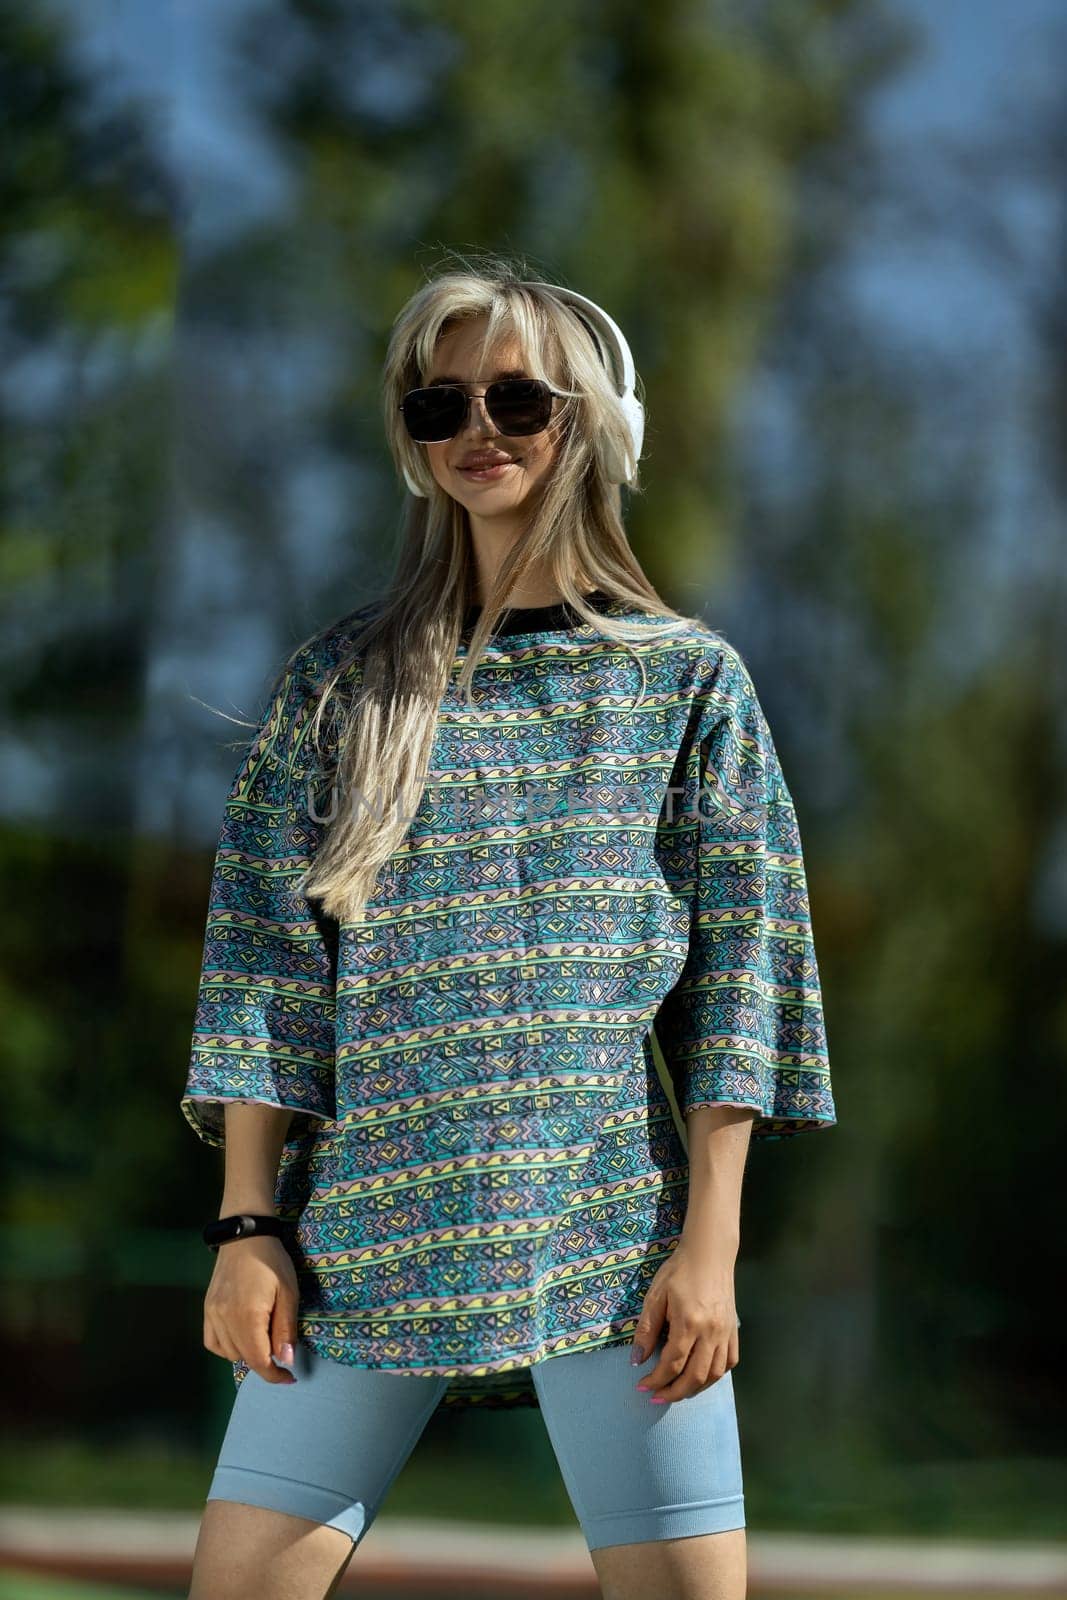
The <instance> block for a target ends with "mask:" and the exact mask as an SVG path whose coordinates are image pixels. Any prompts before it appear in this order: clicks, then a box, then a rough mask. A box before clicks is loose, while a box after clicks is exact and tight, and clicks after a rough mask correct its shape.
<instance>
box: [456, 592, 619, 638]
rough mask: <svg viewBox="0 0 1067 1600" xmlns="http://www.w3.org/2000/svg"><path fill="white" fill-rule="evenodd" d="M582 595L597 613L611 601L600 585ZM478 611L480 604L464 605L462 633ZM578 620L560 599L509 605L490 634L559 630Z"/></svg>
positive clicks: (579, 623) (477, 615)
mask: <svg viewBox="0 0 1067 1600" xmlns="http://www.w3.org/2000/svg"><path fill="white" fill-rule="evenodd" d="M584 598H585V600H586V603H587V604H588V605H589V606H590V607H591V608H592V609H593V610H594V611H599V612H601V613H603V612H605V611H607V610H608V608H609V606H611V605H612V604H613V601H612V598H611V596H610V595H607V594H605V593H604V591H603V590H602V589H594V590H593V591H592V593H591V594H587V595H585V597H584ZM481 614H482V608H481V606H470V607H468V609H467V612H466V614H465V616H464V618H463V632H464V633H470V632H472V631H473V629H474V626H475V624H476V622H477V621H478V618H479V617H480V616H481ZM582 620H583V619H582V618H581V617H580V616H579V615H578V613H577V611H575V610H573V609H572V607H570V606H569V605H567V603H566V601H564V600H560V601H557V602H556V603H555V604H554V605H550V606H511V607H510V608H509V609H508V610H507V611H505V612H503V613H502V615H501V616H500V618H499V619H498V621H497V625H496V627H495V628H494V629H493V632H492V635H491V637H492V638H494V639H496V638H498V637H499V636H500V635H501V634H512V633H563V632H567V631H569V630H570V629H571V628H576V627H579V626H580V625H581V623H582Z"/></svg>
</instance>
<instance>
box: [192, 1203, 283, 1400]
mask: <svg viewBox="0 0 1067 1600" xmlns="http://www.w3.org/2000/svg"><path fill="white" fill-rule="evenodd" d="M299 1303H300V1290H299V1286H298V1284H297V1278H296V1268H295V1267H294V1266H293V1258H292V1256H291V1255H290V1254H289V1252H288V1250H287V1249H286V1248H285V1246H284V1244H283V1243H282V1241H281V1240H280V1239H279V1238H276V1237H275V1236H274V1235H273V1234H263V1235H260V1236H258V1237H257V1236H256V1235H254V1234H253V1235H250V1236H249V1237H248V1238H247V1239H232V1240H230V1241H229V1242H228V1243H226V1244H223V1245H220V1246H219V1249H218V1253H217V1256H216V1259H215V1270H214V1272H213V1273H212V1274H211V1282H210V1283H209V1284H208V1288H207V1295H206V1297H205V1299H204V1345H205V1347H206V1348H207V1349H208V1350H210V1351H211V1352H212V1354H213V1355H217V1356H222V1357H224V1359H225V1360H227V1361H244V1362H246V1363H247V1364H248V1366H249V1367H250V1368H251V1369H252V1371H253V1372H258V1373H259V1375H260V1377H261V1378H265V1379H266V1380H267V1382H268V1383H295V1382H296V1381H297V1380H296V1378H295V1377H294V1376H293V1374H292V1373H291V1372H283V1371H282V1370H281V1369H280V1368H279V1367H276V1366H274V1365H273V1363H272V1362H271V1359H270V1358H271V1354H272V1353H273V1354H274V1355H276V1356H277V1357H278V1358H279V1360H281V1361H286V1362H288V1363H289V1364H290V1365H291V1364H292V1360H293V1354H294V1349H293V1347H294V1346H295V1344H296V1316H297V1309H298V1307H299ZM285 1346H288V1349H286V1348H285Z"/></svg>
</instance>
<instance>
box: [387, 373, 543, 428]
mask: <svg viewBox="0 0 1067 1600" xmlns="http://www.w3.org/2000/svg"><path fill="white" fill-rule="evenodd" d="M505 383H536V384H538V385H539V386H540V388H541V389H543V390H544V391H545V392H546V393H547V394H548V396H549V414H548V417H547V419H546V421H545V424H544V427H542V428H534V429H533V430H532V431H531V432H530V433H506V432H505V431H504V429H503V428H501V426H500V424H499V422H497V420H496V418H495V417H494V416H493V413H492V411H491V410H490V408H489V395H490V393H491V391H492V390H493V389H496V388H498V387H499V386H500V385H501V384H505ZM438 389H453V390H455V392H456V393H457V394H461V395H462V396H463V398H464V400H465V402H466V404H465V405H464V408H463V414H462V416H461V417H460V419H459V421H458V422H457V423H456V426H455V427H454V428H453V430H452V432H451V433H449V434H446V435H445V437H444V438H443V439H416V438H415V436H414V435H413V434H412V433H411V430H410V428H409V429H408V434H409V437H410V438H411V440H412V443H413V444H447V443H448V441H449V440H450V439H454V438H455V437H456V435H457V434H458V433H460V432H461V431H462V429H463V428H465V427H466V425H467V419H468V417H469V416H470V414H471V401H472V400H481V401H483V402H484V404H485V411H486V415H487V416H488V418H489V420H490V422H491V423H492V424H493V426H494V428H496V429H497V431H498V432H499V433H500V434H501V435H502V436H503V437H504V438H505V439H532V438H533V436H534V434H537V433H543V432H544V431H545V428H547V427H548V424H549V423H550V422H551V420H552V401H553V400H566V399H567V398H568V397H567V396H566V395H565V394H561V393H560V391H559V390H558V389H553V387H552V385H551V384H550V383H546V382H545V381H544V379H543V378H497V379H496V380H495V382H493V383H491V384H489V385H488V387H487V388H485V389H483V390H482V392H481V394H470V393H468V391H467V389H466V388H465V387H464V386H463V385H462V384H458V383H430V384H426V385H424V386H423V387H422V388H419V389H409V390H408V392H407V394H406V395H405V396H404V399H403V400H402V401H401V402H400V404H399V405H398V406H397V410H398V411H399V412H401V414H402V413H403V410H404V402H405V401H406V400H408V399H409V398H410V397H411V395H413V394H425V393H427V392H428V391H429V390H434V391H437V390H438ZM404 426H405V427H407V418H406V417H405V418H404Z"/></svg>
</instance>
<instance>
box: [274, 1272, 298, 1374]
mask: <svg viewBox="0 0 1067 1600" xmlns="http://www.w3.org/2000/svg"><path fill="white" fill-rule="evenodd" d="M297 1307H298V1298H297V1296H296V1295H295V1294H293V1293H292V1292H291V1291H290V1290H289V1289H279V1291H278V1296H277V1298H276V1300H275V1302H274V1311H273V1313H272V1315H271V1319H270V1347H271V1351H272V1352H273V1354H274V1356H275V1357H276V1358H277V1360H279V1361H281V1362H284V1364H285V1365H286V1366H287V1367H291V1366H292V1365H293V1362H294V1361H295V1359H296V1315H297Z"/></svg>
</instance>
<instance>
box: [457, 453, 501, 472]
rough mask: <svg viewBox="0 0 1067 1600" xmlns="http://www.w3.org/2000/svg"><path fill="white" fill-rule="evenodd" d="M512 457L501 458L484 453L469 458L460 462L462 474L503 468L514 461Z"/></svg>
mask: <svg viewBox="0 0 1067 1600" xmlns="http://www.w3.org/2000/svg"><path fill="white" fill-rule="evenodd" d="M513 459H514V458H513V457H512V456H501V455H495V454H490V453H489V452H486V451H483V452H481V453H480V454H476V455H470V456H467V457H466V458H465V459H464V460H463V461H461V462H460V464H459V465H460V470H461V471H462V472H484V471H485V470H486V468H487V467H502V466H505V465H506V464H507V463H508V462H510V461H512V460H513Z"/></svg>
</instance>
